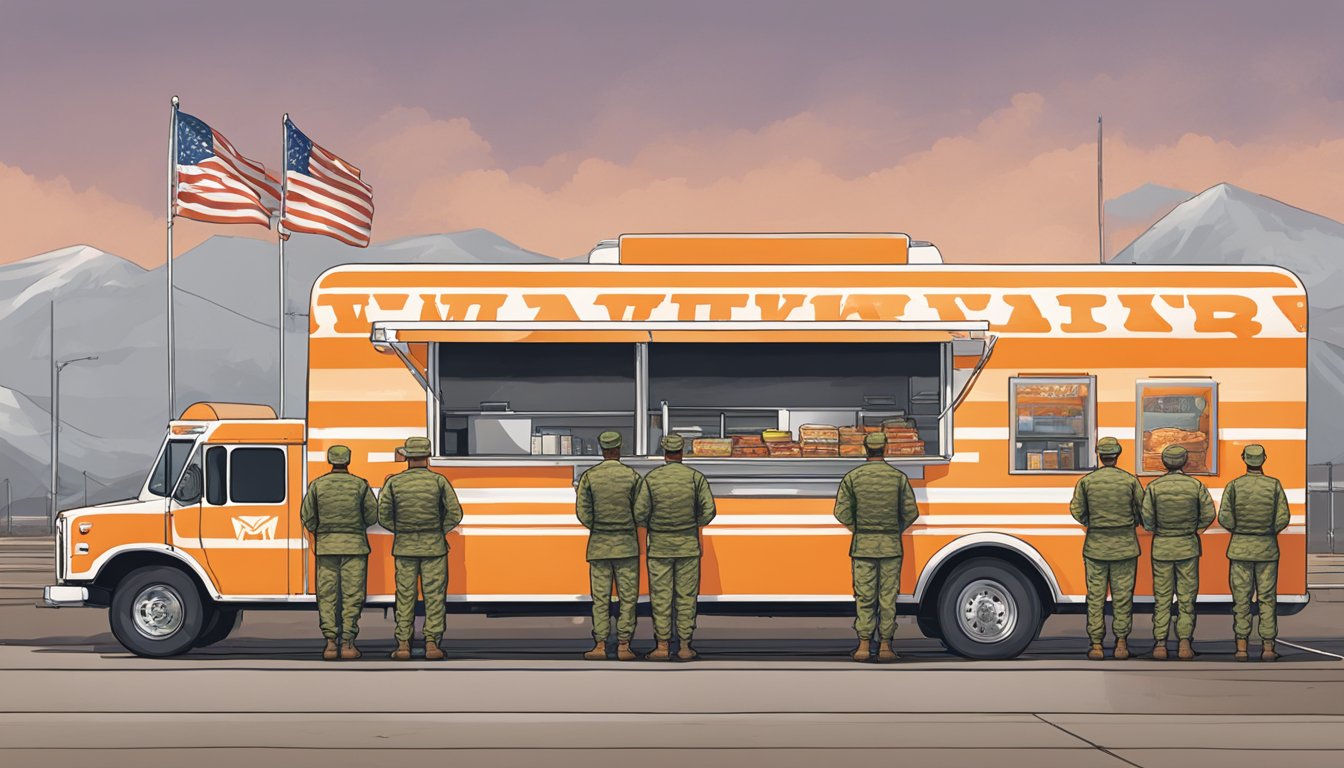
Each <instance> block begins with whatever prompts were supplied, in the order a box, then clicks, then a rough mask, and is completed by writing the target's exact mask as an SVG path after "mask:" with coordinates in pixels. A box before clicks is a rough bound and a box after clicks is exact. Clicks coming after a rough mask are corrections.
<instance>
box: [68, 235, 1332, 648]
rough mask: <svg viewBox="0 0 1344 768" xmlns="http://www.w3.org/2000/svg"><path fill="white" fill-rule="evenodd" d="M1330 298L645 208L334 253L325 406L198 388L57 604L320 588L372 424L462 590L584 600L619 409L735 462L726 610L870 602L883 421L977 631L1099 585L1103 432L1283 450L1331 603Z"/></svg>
mask: <svg viewBox="0 0 1344 768" xmlns="http://www.w3.org/2000/svg"><path fill="white" fill-rule="evenodd" d="M1306 322H1307V307H1306V296H1305V292H1304V290H1303V287H1302V284H1301V283H1300V282H1299V281H1298V280H1297V279H1296V278H1295V277H1294V276H1293V275H1292V274H1291V273H1289V272H1287V271H1284V270H1282V269H1278V268H1273V267H1231V266H1220V267H1216V268H1214V267H1197V266H1130V265H1124V266H1120V265H1075V264H1067V265H1066V264H1055V265H1048V266H1047V265H1039V264H1013V265H982V264H947V263H943V262H942V259H941V256H940V255H939V252H938V250H937V248H936V247H934V246H932V245H931V244H929V243H924V242H919V241H911V240H910V239H909V238H908V237H906V236H905V235H901V234H779V235H766V234H756V235H689V234H688V235H625V236H622V237H621V238H619V239H618V240H612V241H603V242H602V243H600V244H599V246H598V247H597V248H595V249H594V250H593V251H592V253H591V254H590V255H589V258H588V260H587V263H559V262H557V263H546V264H472V265H465V264H417V265H410V264H408V265H395V266H388V265H359V264H350V265H345V266H340V267H337V268H334V269H331V270H329V271H327V272H326V273H324V274H323V275H321V277H319V278H318V280H317V281H316V284H315V285H314V287H313V290H312V295H311V307H310V338H309V345H308V380H307V401H308V405H307V414H306V418H305V419H304V420H297V419H277V418H275V415H274V412H273V411H271V409H270V408H268V407H265V406H255V405H238V404H226V403H201V404H197V405H193V406H191V407H190V408H188V409H186V411H185V412H184V413H183V414H182V417H181V419H179V420H176V421H173V422H172V423H171V424H170V426H169V429H168V433H167V435H166V437H165V440H164V443H163V446H162V448H161V450H160V453H159V456H158V458H157V461H156V464H155V466H154V469H153V470H152V471H151V473H150V475H149V477H148V478H147V479H146V482H145V485H144V487H143V490H142V491H141V493H140V494H139V496H138V498H137V499H134V500H131V501H127V502H120V503H116V504H104V505H99V506H95V507H88V508H83V509H75V510H68V511H66V512H63V513H62V514H61V515H60V516H59V519H58V527H57V544H58V550H57V551H58V574H57V576H58V583H57V584H55V585H53V586H52V587H49V588H48V589H47V592H46V600H47V602H48V604H51V605H95V606H107V607H109V614H110V621H111V624H112V628H113V631H114V633H115V634H116V636H117V638H118V639H119V640H120V641H121V642H122V643H123V644H124V645H125V646H126V647H127V648H129V649H130V650H132V651H134V652H136V653H139V654H143V655H150V656H161V655H171V654H175V653H182V652H185V651H187V650H190V649H191V648H193V647H200V646H202V645H208V644H209V643H212V642H217V641H218V640H219V639H221V638H223V637H225V636H227V634H228V633H229V631H230V630H231V629H232V628H233V627H234V626H236V624H237V621H238V617H239V616H240V615H241V611H242V610H250V609H260V608H268V609H274V608H309V607H311V606H312V605H313V604H314V595H313V590H314V571H315V568H314V561H313V556H312V548H311V539H310V538H309V537H308V536H307V534H306V532H305V531H304V530H303V528H302V526H301V524H300V522H299V506H300V502H301V499H302V495H303V491H304V489H305V487H306V482H307V481H309V480H311V479H312V478H315V477H317V476H319V475H321V474H322V473H324V472H326V471H327V469H328V467H327V465H326V458H325V452H326V449H327V448H328V447H329V446H331V445H335V444H341V445H346V446H349V447H350V449H351V451H352V455H353V459H352V463H351V465H350V470H351V471H352V472H354V473H356V474H358V475H360V476H362V477H365V478H367V479H368V480H369V481H370V483H371V484H372V485H373V486H374V488H375V489H377V488H378V487H379V486H381V485H382V484H383V482H384V480H385V478H386V477H388V476H389V475H391V474H393V473H395V472H397V471H399V469H401V468H402V466H403V465H401V464H399V462H398V459H397V456H396V454H395V450H396V448H397V446H399V445H400V444H401V443H402V442H403V441H404V439H405V438H407V437H409V436H414V435H420V436H427V437H429V438H430V440H431V441H432V444H433V446H434V455H433V458H432V459H431V466H432V468H433V470H434V471H436V472H440V473H442V474H443V475H444V476H446V477H447V478H448V479H449V480H450V481H451V482H452V484H453V486H454V487H455V488H456V490H457V494H458V497H459V498H460V500H461V502H462V505H463V509H464V511H465V516H464V518H463V520H462V524H461V525H460V526H458V528H457V529H456V530H454V531H453V532H452V533H451V534H450V535H449V544H450V547H451V553H450V555H449V571H450V577H449V585H448V592H449V594H448V598H447V599H448V603H449V608H450V610H455V611H475V612H485V613H491V614H512V615H516V614H526V613H550V614H557V613H562V614H563V613H567V614H573V615H581V614H586V613H587V612H588V611H589V605H588V603H589V600H590V598H589V595H588V575H587V564H586V562H585V560H584V546H585V540H586V536H587V531H586V530H585V529H584V528H583V527H582V526H581V525H580V524H579V522H578V520H577V519H576V517H575V510H574V499H575V485H576V482H577V479H578V476H579V475H580V474H581V473H582V472H583V471H584V470H585V469H586V468H588V467H589V466H592V465H593V464H594V463H596V462H597V461H599V460H600V455H599V454H600V451H599V450H598V448H597V446H596V438H597V435H598V434H599V433H600V432H603V431H606V430H617V431H619V432H621V433H622V434H623V435H624V436H625V444H624V448H623V451H624V454H625V455H624V459H623V460H624V461H626V462H627V463H629V464H630V465H631V466H633V467H635V468H636V469H638V470H640V471H647V470H648V469H650V468H651V467H653V466H656V465H657V464H658V463H660V462H661V456H660V455H659V451H658V444H659V439H660V438H661V437H662V436H663V435H665V434H669V433H673V434H679V435H682V436H683V437H685V438H686V439H687V442H688V444H689V446H690V450H689V452H688V455H687V458H686V461H687V462H688V463H689V464H690V465H691V466H694V467H696V468H697V469H699V470H700V471H701V472H703V473H705V475H706V476H707V477H708V479H709V482H710V484H711V486H712V489H713V492H714V494H715V497H716V500H717V506H718V510H719V514H718V517H717V518H716V519H715V520H714V522H713V523H712V524H711V525H710V526H708V527H706V528H705V529H704V532H703V544H704V557H703V561H702V578H701V588H702V594H701V598H700V599H701V610H702V611H704V612H706V613H712V612H720V613H733V614H754V615H782V614H838V613H846V612H849V611H852V609H853V602H852V592H851V576H850V566H849V560H848V546H849V535H850V534H849V532H848V531H847V530H846V529H845V528H843V527H841V526H840V525H839V524H837V522H836V521H835V519H834V517H833V516H832V508H833V503H834V497H835V493H836V488H837V486H838V483H839V481H840V479H841V478H842V477H843V476H844V474H845V473H846V472H848V471H849V470H851V469H853V468H854V467H855V466H857V465H858V463H859V462H861V461H863V458H862V457H861V450H857V449H856V446H859V445H861V443H862V438H863V435H865V434H867V433H869V432H874V431H882V432H883V433H885V434H886V435H887V436H888V437H889V438H890V443H889V447H888V450H887V456H886V457H885V459H886V460H887V461H889V462H891V463H892V464H893V465H895V466H896V467H898V468H900V469H901V470H902V471H903V472H905V473H906V474H907V475H908V476H909V477H910V479H911V482H912V485H913V486H914V488H915V494H916V498H917V499H918V502H919V505H920V512H921V516H920V518H919V520H918V522H917V523H916V524H915V525H914V526H913V527H911V528H910V529H908V530H906V531H905V533H904V548H905V557H904V561H903V564H902V573H901V595H900V604H899V607H900V610H901V611H902V612H903V613H905V614H908V615H911V616H912V617H913V618H914V619H915V621H917V622H918V625H919V627H920V629H921V630H922V631H923V632H924V633H925V634H926V635H929V636H931V637H936V638H939V639H940V640H941V641H942V642H943V643H944V644H945V645H946V646H947V647H948V648H949V649H951V650H952V651H955V652H956V653H959V654H962V655H964V656H968V657H972V658H1010V657H1013V656H1016V655H1017V654H1019V653H1021V652H1022V651H1023V649H1024V648H1026V646H1027V644H1028V643H1030V642H1031V641H1032V640H1033V639H1034V638H1035V637H1036V636H1037V635H1038V633H1039V632H1040V629H1041V626H1042V624H1043V622H1044V621H1045V620H1046V618H1047V617H1048V616H1050V615H1051V614H1054V613H1070V612H1079V611H1082V610H1083V607H1084V603H1085V592H1086V589H1085V584H1084V575H1083V561H1082V555H1081V550H1082V543H1083V536H1084V530H1083V528H1082V527H1081V526H1080V525H1078V523H1076V522H1075V521H1074V519H1073V518H1072V517H1071V516H1070V513H1069V501H1070V499H1071V498H1072V494H1073V488H1074V485H1075V483H1076V482H1077V481H1078V479H1079V478H1080V477H1081V476H1082V475H1084V474H1085V473H1087V472H1088V471H1090V470H1091V469H1093V468H1095V466H1096V453H1095V448H1096V444H1097V440H1098V439H1100V438H1102V437H1114V438H1117V439H1118V440H1119V441H1120V442H1121V444H1122V445H1123V447H1124V453H1123V454H1122V456H1121V457H1120V466H1121V467H1123V468H1124V469H1126V470H1129V471H1131V472H1134V473H1135V474H1137V475H1139V477H1140V479H1141V480H1143V481H1144V482H1147V481H1148V480H1150V479H1151V478H1152V477H1154V476H1155V475H1157V474H1159V473H1160V472H1161V471H1162V466H1161V462H1160V459H1159V456H1160V454H1161V451H1162V449H1163V448H1164V447H1165V446H1167V445H1172V444H1176V445H1181V446H1183V447H1185V448H1186V449H1187V450H1188V451H1189V452H1190V464H1189V465H1188V467H1187V471H1188V472H1189V473H1190V474H1192V475H1194V476H1196V477H1198V478H1199V479H1200V480H1201V481H1202V482H1204V483H1205V484H1206V485H1208V486H1209V488H1210V490H1211V492H1212V494H1213V496H1214V498H1215V500H1217V499H1218V498H1219V497H1220V495H1221V491H1222V488H1223V487H1224V485H1225V484H1226V483H1227V482H1228V481H1230V480H1232V479H1233V478H1235V477H1237V476H1239V475H1240V474H1242V472H1243V465H1242V463H1241V461H1240V454H1241V450H1242V448H1243V447H1244V446H1245V445H1247V444H1249V443H1260V444H1262V445H1264V446H1265V449H1266V451H1267V453H1268V457H1269V461H1268V464H1267V471H1268V472H1269V473H1270V474H1272V475H1274V476H1277V477H1279V478H1281V479H1282V481H1283V485H1284V487H1285V489H1286V491H1287V495H1288V499H1289V501H1290V502H1291V505H1292V522H1291V525H1290V526H1289V527H1288V529H1287V530H1285V531H1284V532H1283V534H1282V535H1281V537H1280V545H1281V549H1282V564H1281V569H1280V580H1279V591H1280V593H1281V596H1280V598H1279V610H1280V611H1281V612H1285V613H1286V612H1292V611H1295V610H1298V609H1300V608H1301V607H1302V606H1303V605H1304V604H1305V603H1306V601H1307V599H1308V598H1307V589H1306V535H1305V487H1306V395H1307V392H1306V380H1307V372H1306V364H1307V363H1306V360H1307V337H1306ZM1227 537H1228V533H1227V532H1226V531H1224V530H1223V529H1221V528H1219V527H1218V526H1217V525H1216V524H1215V525H1214V526H1212V527H1211V528H1210V529H1209V530H1208V531H1207V532H1205V533H1204V535H1203V541H1204V556H1203V560H1202V561H1201V566H1200V569H1201V574H1200V586H1201V594H1200V608H1201V610H1223V611H1225V610H1227V609H1228V606H1229V605H1230V596H1229V589H1228V585H1227V561H1226V559H1225V558H1224V554H1223V553H1224V550H1225V549H1226V542H1227ZM370 538H371V544H372V547H373V554H372V555H371V556H370V562H369V569H368V588H369V592H368V602H369V604H371V605H374V606H378V605H388V604H390V603H391V602H392V601H393V592H394V590H393V581H392V579H393V569H392V560H391V556H390V554H389V552H390V544H391V541H390V540H391V536H390V535H389V534H388V533H387V532H386V531H383V530H382V529H381V528H378V527H374V528H373V529H372V530H371V534H370ZM1140 540H1141V542H1142V544H1143V547H1144V553H1145V554H1144V559H1143V561H1142V563H1141V566H1140V568H1139V578H1138V587H1137V596H1136V603H1137V605H1138V608H1139V610H1151V608H1152V598H1151V594H1152V590H1151V578H1150V574H1151V571H1150V569H1149V568H1148V566H1147V561H1146V558H1147V551H1148V543H1149V537H1148V536H1147V535H1146V534H1144V533H1143V532H1142V531H1141V532H1140Z"/></svg>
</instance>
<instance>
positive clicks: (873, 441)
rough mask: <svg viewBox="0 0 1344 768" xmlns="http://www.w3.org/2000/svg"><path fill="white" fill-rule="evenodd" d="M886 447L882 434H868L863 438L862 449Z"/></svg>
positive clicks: (884, 436)
mask: <svg viewBox="0 0 1344 768" xmlns="http://www.w3.org/2000/svg"><path fill="white" fill-rule="evenodd" d="M886 446H887V436H886V435H885V434H883V433H882V432H869V433H868V434H866V435H864V436H863V447H864V448H874V449H876V448H885V447H886Z"/></svg>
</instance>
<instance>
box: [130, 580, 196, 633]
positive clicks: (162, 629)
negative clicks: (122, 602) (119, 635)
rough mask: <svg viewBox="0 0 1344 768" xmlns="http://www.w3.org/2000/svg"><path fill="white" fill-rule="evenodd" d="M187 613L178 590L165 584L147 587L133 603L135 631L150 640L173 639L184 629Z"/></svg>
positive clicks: (132, 613) (132, 616)
mask: <svg viewBox="0 0 1344 768" xmlns="http://www.w3.org/2000/svg"><path fill="white" fill-rule="evenodd" d="M185 613H186V611H185V610H184V609H183V607H182V597H181V596H180V595H178V594H177V590H175V589H173V588H172V587H169V586H166V585H163V584H155V585H153V586H149V587H145V588H144V589H142V590H140V594H138V595H136V596H135V600H134V601H133V602H132V603H131V618H132V619H133V623H134V624H135V631H136V632H139V633H140V634H141V635H142V636H144V637H147V638H149V639H150V640H162V639H164V638H166V637H171V636H172V635H173V634H174V633H176V632H177V631H178V630H179V629H181V628H182V619H183V617H184V616H185Z"/></svg>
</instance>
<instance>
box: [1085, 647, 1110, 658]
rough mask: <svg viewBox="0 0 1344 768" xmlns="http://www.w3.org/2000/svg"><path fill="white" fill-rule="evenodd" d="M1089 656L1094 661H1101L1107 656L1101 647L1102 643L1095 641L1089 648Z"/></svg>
mask: <svg viewBox="0 0 1344 768" xmlns="http://www.w3.org/2000/svg"><path fill="white" fill-rule="evenodd" d="M1087 658H1089V659H1091V660H1092V661H1101V660H1102V659H1104V658H1106V651H1105V650H1104V649H1103V648H1102V647H1101V643H1093V644H1092V647H1091V648H1088V649H1087Z"/></svg>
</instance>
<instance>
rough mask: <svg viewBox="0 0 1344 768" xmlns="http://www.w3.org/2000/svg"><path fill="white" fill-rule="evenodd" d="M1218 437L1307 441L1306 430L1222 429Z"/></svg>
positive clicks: (1224, 438) (1226, 438)
mask: <svg viewBox="0 0 1344 768" xmlns="http://www.w3.org/2000/svg"><path fill="white" fill-rule="evenodd" d="M1218 437H1220V438H1222V439H1223V440H1250V441H1254V440H1266V441H1268V440H1306V439H1307V430H1305V429H1260V428H1255V427H1250V428H1246V429H1220V430H1218Z"/></svg>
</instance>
